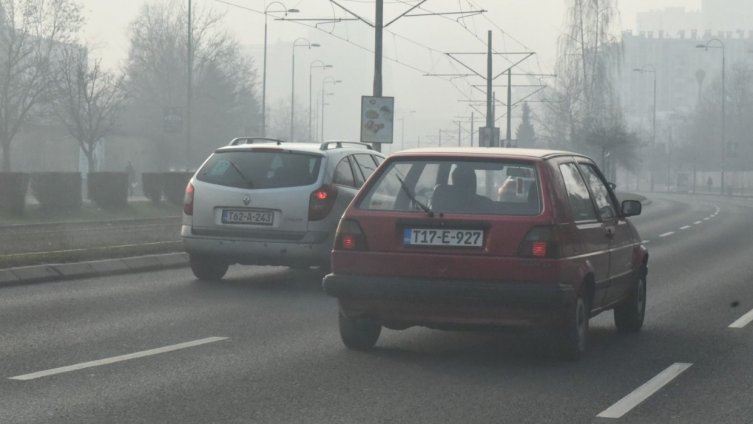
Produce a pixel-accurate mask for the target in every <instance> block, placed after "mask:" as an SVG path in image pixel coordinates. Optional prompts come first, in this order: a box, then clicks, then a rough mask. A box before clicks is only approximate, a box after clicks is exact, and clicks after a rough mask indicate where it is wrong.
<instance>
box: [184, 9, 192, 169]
mask: <svg viewBox="0 0 753 424" xmlns="http://www.w3.org/2000/svg"><path fill="white" fill-rule="evenodd" d="M191 21H192V18H191V0H188V51H187V55H188V57H187V58H186V63H187V64H188V69H187V71H188V78H187V79H188V84H187V86H186V171H189V170H190V169H191V106H192V105H191V100H192V99H191V98H192V97H193V87H192V85H193V28H192V27H191V26H192V22H191Z"/></svg>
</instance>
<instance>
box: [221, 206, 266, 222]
mask: <svg viewBox="0 0 753 424" xmlns="http://www.w3.org/2000/svg"><path fill="white" fill-rule="evenodd" d="M274 218H275V213H274V212H272V211H265V210H253V209H223V210H222V223H223V224H252V225H273V224H274Z"/></svg>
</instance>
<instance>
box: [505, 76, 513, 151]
mask: <svg viewBox="0 0 753 424" xmlns="http://www.w3.org/2000/svg"><path fill="white" fill-rule="evenodd" d="M511 146H512V68H509V69H508V70H507V137H506V138H505V147H511Z"/></svg>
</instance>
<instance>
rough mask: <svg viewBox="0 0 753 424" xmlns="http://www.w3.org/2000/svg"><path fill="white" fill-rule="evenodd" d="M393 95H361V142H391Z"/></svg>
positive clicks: (393, 110)
mask: <svg viewBox="0 0 753 424" xmlns="http://www.w3.org/2000/svg"><path fill="white" fill-rule="evenodd" d="M394 117H395V98H394V97H373V96H361V142H363V143H387V144H391V143H392V136H393V129H394Z"/></svg>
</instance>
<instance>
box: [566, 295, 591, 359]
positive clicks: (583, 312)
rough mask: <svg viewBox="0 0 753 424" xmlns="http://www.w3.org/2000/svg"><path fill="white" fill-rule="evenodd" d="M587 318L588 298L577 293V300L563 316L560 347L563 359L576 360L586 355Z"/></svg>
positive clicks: (588, 315) (588, 314) (588, 313)
mask: <svg viewBox="0 0 753 424" xmlns="http://www.w3.org/2000/svg"><path fill="white" fill-rule="evenodd" d="M589 317H590V311H589V305H588V298H587V297H586V296H585V295H584V293H582V292H581V293H578V297H577V299H575V302H574V303H573V304H572V305H570V306H569V307H568V310H567V311H566V314H565V328H564V331H563V333H562V334H561V337H562V340H561V345H560V349H561V353H562V356H563V358H565V359H569V360H578V359H580V358H581V357H582V356H583V355H584V354H585V353H586V346H587V345H588V319H589Z"/></svg>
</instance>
